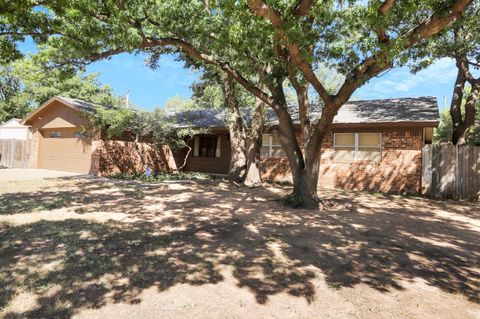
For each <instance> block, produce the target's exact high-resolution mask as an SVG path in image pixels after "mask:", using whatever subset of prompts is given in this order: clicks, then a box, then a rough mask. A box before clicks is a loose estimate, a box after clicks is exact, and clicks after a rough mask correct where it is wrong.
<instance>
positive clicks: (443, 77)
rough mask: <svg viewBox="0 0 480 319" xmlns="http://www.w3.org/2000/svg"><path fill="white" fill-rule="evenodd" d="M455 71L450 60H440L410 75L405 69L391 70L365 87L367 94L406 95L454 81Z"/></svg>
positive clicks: (453, 64)
mask: <svg viewBox="0 0 480 319" xmlns="http://www.w3.org/2000/svg"><path fill="white" fill-rule="evenodd" d="M456 74H457V70H456V67H455V63H454V62H453V61H452V60H451V59H447V58H444V59H441V60H438V61H437V62H436V63H434V64H432V65H431V66H429V67H428V68H427V69H425V70H422V71H420V72H418V73H417V74H412V73H411V72H410V70H409V69H408V68H406V67H404V68H400V69H393V70H391V71H389V72H388V73H387V74H385V75H383V76H381V77H379V78H375V79H372V80H371V82H370V83H368V84H367V85H366V89H367V88H368V90H369V93H371V94H377V95H381V96H383V95H388V94H391V93H395V92H401V93H408V92H410V91H412V90H413V89H414V88H418V87H422V86H432V85H444V84H447V83H450V82H452V79H455V77H456Z"/></svg>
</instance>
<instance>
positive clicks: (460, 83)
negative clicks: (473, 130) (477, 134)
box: [450, 56, 480, 145]
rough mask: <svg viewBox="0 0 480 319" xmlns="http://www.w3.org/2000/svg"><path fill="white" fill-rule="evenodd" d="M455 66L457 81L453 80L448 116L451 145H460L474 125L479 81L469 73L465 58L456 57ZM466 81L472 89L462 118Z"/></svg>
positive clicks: (464, 141) (463, 142)
mask: <svg viewBox="0 0 480 319" xmlns="http://www.w3.org/2000/svg"><path fill="white" fill-rule="evenodd" d="M456 65H457V69H458V72H457V79H456V80H455V87H454V89H453V96H452V103H451V104H450V116H451V117H452V124H453V132H452V143H453V144H454V145H462V144H465V143H466V142H467V133H468V130H469V128H470V127H471V126H472V125H473V124H474V123H475V115H476V110H475V104H476V103H477V101H478V98H479V93H480V92H479V91H480V81H479V79H475V78H474V77H473V76H472V74H471V73H470V71H469V69H468V61H467V58H466V57H461V56H458V57H457V58H456ZM466 81H468V82H469V83H470V84H471V85H472V88H471V90H470V94H468V97H467V100H466V103H465V115H464V116H463V115H462V103H463V96H464V90H465V83H466Z"/></svg>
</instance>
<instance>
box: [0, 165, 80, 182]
mask: <svg viewBox="0 0 480 319" xmlns="http://www.w3.org/2000/svg"><path fill="white" fill-rule="evenodd" d="M71 176H85V174H81V173H72V172H62V171H51V170H47V169H35V168H3V169H0V182H8V181H28V180H39V179H45V178H59V177H71Z"/></svg>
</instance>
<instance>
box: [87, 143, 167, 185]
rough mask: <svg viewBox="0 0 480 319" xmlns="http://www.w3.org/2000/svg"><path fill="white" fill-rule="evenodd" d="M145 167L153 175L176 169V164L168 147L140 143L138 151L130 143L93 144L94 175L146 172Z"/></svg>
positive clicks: (133, 144)
mask: <svg viewBox="0 0 480 319" xmlns="http://www.w3.org/2000/svg"><path fill="white" fill-rule="evenodd" d="M139 153H140V154H141V156H142V157H140V155H139ZM142 160H143V163H142ZM172 163H173V164H172ZM145 166H148V167H149V168H150V169H151V170H152V173H159V172H163V171H168V170H172V169H175V162H174V160H173V155H172V153H171V151H170V149H169V148H168V147H167V146H165V147H162V148H157V147H154V146H153V145H151V144H148V143H139V150H138V151H137V148H136V147H135V143H134V142H130V141H118V140H103V139H95V140H94V141H93V142H92V170H91V171H92V174H95V175H99V176H106V175H111V174H114V173H119V172H122V173H136V172H144V171H145Z"/></svg>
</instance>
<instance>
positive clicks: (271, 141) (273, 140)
mask: <svg viewBox="0 0 480 319" xmlns="http://www.w3.org/2000/svg"><path fill="white" fill-rule="evenodd" d="M260 156H261V157H275V158H279V157H286V155H285V151H284V150H283V148H282V145H280V141H279V140H278V137H277V136H276V134H263V136H262V149H261V152H260Z"/></svg>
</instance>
